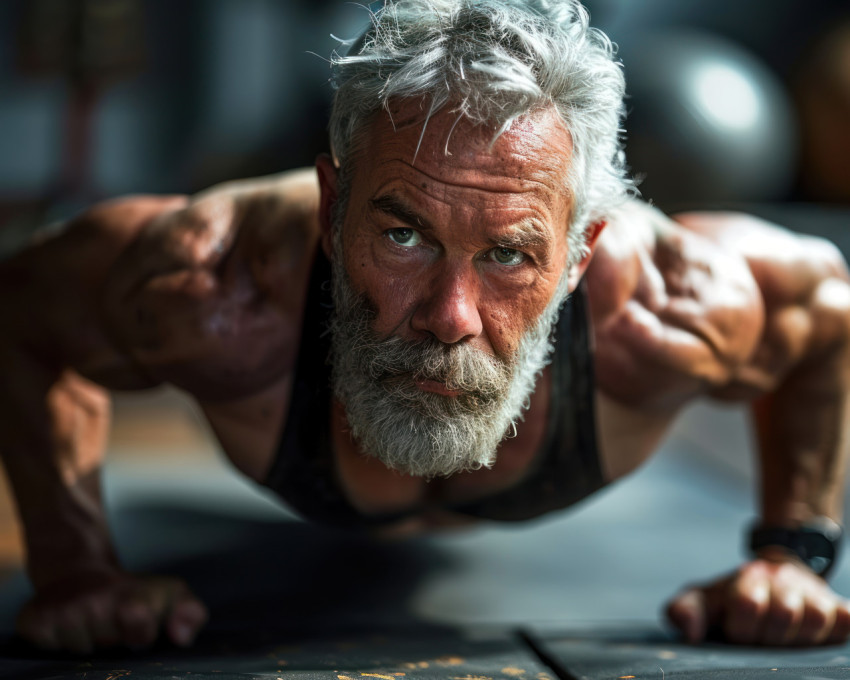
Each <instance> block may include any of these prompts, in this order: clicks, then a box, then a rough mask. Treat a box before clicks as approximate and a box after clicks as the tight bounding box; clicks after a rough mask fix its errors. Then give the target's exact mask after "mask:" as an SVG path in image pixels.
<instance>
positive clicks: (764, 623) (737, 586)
mask: <svg viewBox="0 0 850 680" xmlns="http://www.w3.org/2000/svg"><path fill="white" fill-rule="evenodd" d="M666 614H667V617H668V618H669V620H670V622H671V623H672V624H673V625H674V626H675V627H676V628H678V629H679V630H680V631H681V632H682V633H683V634H684V636H685V638H686V639H687V640H688V641H689V642H692V643H695V642H699V641H701V640H704V639H705V638H706V637H707V636H708V635H711V634H714V633H719V634H720V636H721V637H722V638H723V639H725V640H726V641H728V642H732V643H736V644H748V645H820V644H837V643H841V642H844V641H845V640H846V639H847V638H848V637H850V603H848V602H847V601H846V600H844V599H843V598H842V597H840V596H839V595H837V594H836V593H835V592H833V590H832V589H831V588H830V587H829V585H828V584H827V583H826V581H824V580H823V579H822V578H821V577H820V576H818V575H817V574H815V573H814V572H812V571H811V570H810V569H809V568H808V567H806V566H805V565H804V564H802V563H801V562H797V561H792V560H791V558H789V557H787V556H782V557H775V558H771V559H757V560H754V561H752V562H749V563H747V564H745V565H744V566H742V567H741V568H739V569H738V570H737V571H735V572H734V573H732V574H730V575H728V576H725V577H723V578H720V579H718V580H716V581H713V582H711V583H708V584H703V585H699V586H693V587H689V588H686V589H685V590H684V591H683V592H681V593H679V595H677V596H676V597H675V598H673V600H672V601H671V602H670V603H669V604H668V605H667V608H666Z"/></svg>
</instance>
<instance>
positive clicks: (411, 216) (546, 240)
mask: <svg viewBox="0 0 850 680" xmlns="http://www.w3.org/2000/svg"><path fill="white" fill-rule="evenodd" d="M369 205H371V206H372V208H373V209H374V210H378V211H380V212H383V213H386V214H388V215H390V216H392V217H394V218H396V219H397V220H399V221H401V222H404V223H405V224H408V225H410V226H411V227H415V228H417V229H423V230H426V231H427V230H431V229H432V228H433V227H432V226H431V224H430V223H429V222H428V220H426V219H425V218H424V217H422V216H421V215H419V214H418V213H416V211H415V210H413V209H412V208H410V207H409V206H408V205H407V204H405V203H404V201H402V200H401V199H400V198H398V197H397V196H394V195H392V194H384V195H383V196H379V197H377V198H373V199H370V200H369ZM487 241H488V242H489V244H490V245H491V246H493V247H494V248H513V249H516V250H520V249H524V248H545V247H547V246H549V245H550V244H551V242H552V237H551V235H550V234H548V233H547V232H546V231H545V230H543V229H541V228H540V227H539V226H538V225H537V224H535V223H534V222H532V221H523V222H520V223H518V224H517V225H516V226H515V227H513V228H512V230H511V231H510V232H509V233H506V234H499V235H498V236H493V237H490V238H488V239H487Z"/></svg>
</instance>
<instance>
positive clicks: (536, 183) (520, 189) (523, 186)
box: [383, 158, 569, 196]
mask: <svg viewBox="0 0 850 680" xmlns="http://www.w3.org/2000/svg"><path fill="white" fill-rule="evenodd" d="M393 163H400V164H402V165H404V166H406V167H408V168H409V169H410V170H412V171H413V172H416V173H418V174H420V175H422V176H424V177H426V178H427V179H429V180H431V181H433V182H436V183H437V184H441V185H443V186H446V187H457V188H461V189H472V190H473V191H481V192H484V193H490V194H524V193H528V192H531V191H535V190H537V189H539V188H542V189H544V190H547V191H549V190H552V189H563V190H564V192H565V193H566V194H567V196H569V191H568V189H567V187H566V186H564V187H561V186H555V185H552V186H550V185H549V184H547V183H546V182H543V181H541V180H537V179H528V178H520V177H514V178H508V177H505V176H504V175H501V176H500V175H488V176H489V177H493V178H494V179H496V180H499V181H502V182H504V183H505V184H509V183H511V184H512V183H513V182H516V183H517V184H518V185H519V186H517V187H503V188H494V187H487V186H481V184H480V183H476V182H464V181H448V180H446V179H444V178H441V177H437V176H435V175H432V174H431V173H429V172H426V171H425V170H424V169H422V167H420V166H416V165H414V164H413V163H411V162H409V161H406V160H404V159H401V158H393V159H391V160H388V161H386V162H385V163H383V165H392V164H393ZM455 170H456V171H457V169H455ZM482 170H483V168H481V167H471V168H469V169H467V170H465V171H464V172H469V173H475V174H476V175H477V176H479V177H480V174H479V173H481V172H482ZM401 179H404V178H401ZM511 180H512V181H511ZM405 181H408V182H410V183H411V184H416V182H414V181H413V180H409V179H408V180H405Z"/></svg>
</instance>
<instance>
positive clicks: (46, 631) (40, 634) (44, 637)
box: [15, 604, 59, 651]
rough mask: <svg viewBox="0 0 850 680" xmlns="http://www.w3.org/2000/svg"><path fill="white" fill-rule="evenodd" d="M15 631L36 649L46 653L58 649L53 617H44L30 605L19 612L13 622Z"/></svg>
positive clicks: (36, 608)
mask: <svg viewBox="0 0 850 680" xmlns="http://www.w3.org/2000/svg"><path fill="white" fill-rule="evenodd" d="M15 629H16V630H17V631H18V634H19V635H20V636H21V637H22V638H24V639H25V640H27V641H28V642H30V643H32V644H34V645H35V646H36V647H40V648H41V649H44V650H47V651H56V650H58V649H59V640H58V639H57V637H56V627H55V625H54V621H53V617H51V616H47V615H45V614H44V613H43V612H41V611H39V608H38V607H36V606H34V605H32V604H28V605H26V606H25V607H24V608H23V609H22V610H21V613H20V614H19V615H18V618H17V621H16V622H15Z"/></svg>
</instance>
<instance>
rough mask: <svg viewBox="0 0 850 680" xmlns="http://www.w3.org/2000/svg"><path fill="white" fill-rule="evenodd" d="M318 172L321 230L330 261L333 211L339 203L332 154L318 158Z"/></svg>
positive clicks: (331, 255)
mask: <svg viewBox="0 0 850 680" xmlns="http://www.w3.org/2000/svg"><path fill="white" fill-rule="evenodd" d="M316 172H317V174H318V175H319V228H320V230H321V232H322V250H324V251H325V255H326V256H327V258H328V259H331V258H332V257H333V210H334V206H335V205H336V201H337V188H336V181H337V174H338V170H337V168H336V165H334V162H333V159H332V158H331V156H330V154H326V153H323V154H319V155H318V156H317V157H316Z"/></svg>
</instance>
